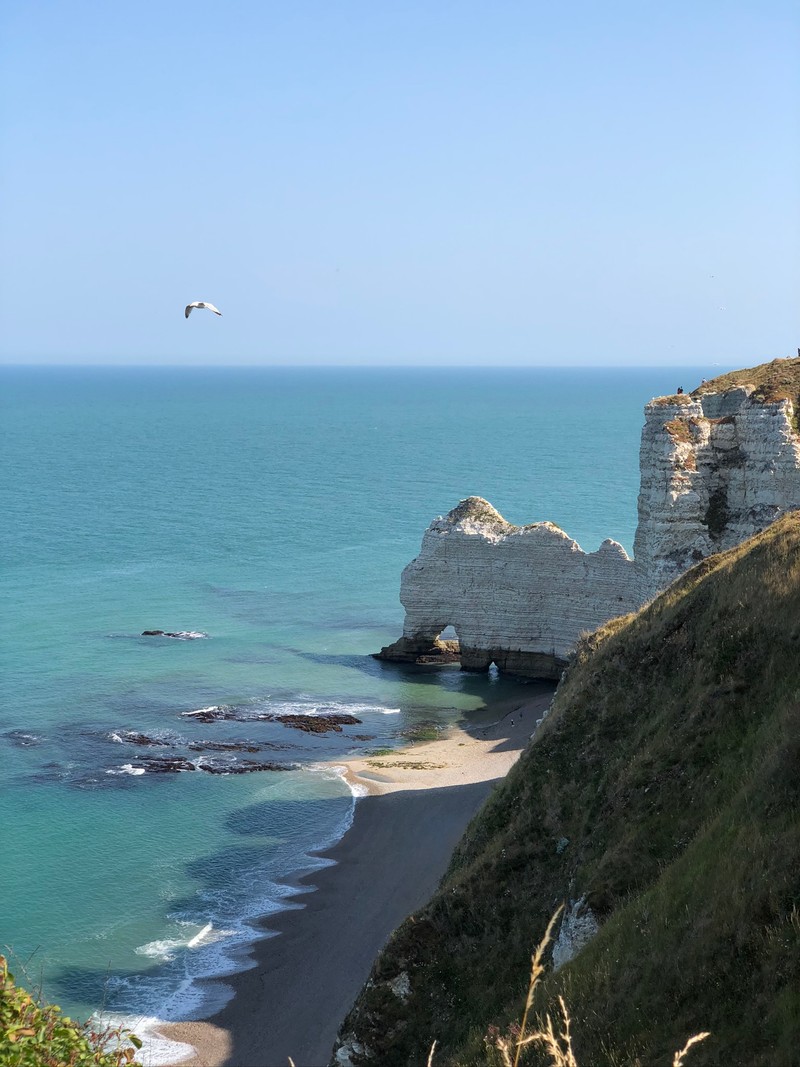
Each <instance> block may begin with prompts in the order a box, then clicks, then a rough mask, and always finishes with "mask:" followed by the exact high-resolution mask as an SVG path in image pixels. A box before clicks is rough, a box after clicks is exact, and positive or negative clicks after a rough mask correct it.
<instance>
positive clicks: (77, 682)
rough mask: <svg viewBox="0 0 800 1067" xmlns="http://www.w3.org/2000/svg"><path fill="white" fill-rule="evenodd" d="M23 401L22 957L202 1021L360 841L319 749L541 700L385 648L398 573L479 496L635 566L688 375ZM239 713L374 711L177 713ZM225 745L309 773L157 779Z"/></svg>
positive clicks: (18, 875) (12, 583)
mask: <svg viewBox="0 0 800 1067" xmlns="http://www.w3.org/2000/svg"><path fill="white" fill-rule="evenodd" d="M711 373H712V372H711V371H710V370H709V368H707V367H706V368H698V369H697V370H696V371H695V372H694V373H690V372H687V371H686V369H685V368H684V369H682V370H681V371H680V377H681V380H684V381H685V384H686V387H687V388H688V387H690V386H691V385H693V384H694V382H695V381H699V380H700V378H701V377H704V376H706V377H710V376H711ZM0 385H1V386H2V396H3V401H2V412H1V413H0V414H1V415H2V425H1V427H0V432H1V433H2V440H1V441H0V445H1V446H2V450H3V456H4V459H5V464H4V475H3V486H2V493H3V496H2V507H3V515H4V519H5V521H4V523H3V524H2V529H0V538H1V539H2V555H3V560H4V568H3V575H2V585H3V595H4V605H5V606H4V610H3V612H2V620H1V625H2V632H1V633H0V648H1V650H2V657H3V662H2V672H3V673H2V677H3V694H4V698H5V699H4V701H3V710H2V711H1V712H0V751H1V752H2V759H3V767H4V775H3V782H2V787H0V788H1V789H2V811H3V819H2V831H1V833H2V856H3V863H2V865H1V866H0V899H2V901H3V909H2V916H0V943H2V944H4V945H6V946H9V948H10V950H11V952H12V953H13V965H12V969H15V970H16V971H18V972H21V971H22V970H23V966H24V970H25V971H26V973H27V975H28V977H29V980H30V981H31V983H32V984H38V982H40V981H41V983H42V984H43V987H44V992H45V994H46V995H47V996H49V997H51V998H53V999H55V1000H57V1001H58V1002H59V1003H60V1004H61V1005H62V1006H63V1007H64V1008H66V1009H67V1010H68V1011H70V1012H71V1013H74V1014H79V1015H80V1014H83V1015H86V1014H88V1013H89V1012H91V1011H94V1010H97V1009H98V1008H100V1007H104V1008H106V1009H108V1010H113V1011H121V1012H125V1013H128V1014H130V1013H139V1014H144V1015H160V1016H161V1017H165V1016H167V1017H170V1016H171V1017H177V1016H183V1017H186V1016H187V1014H191V1013H197V1012H202V1011H204V1010H207V1009H208V1005H207V1004H206V1005H205V1006H204V1005H202V1004H201V1003H200V1002H199V1000H198V993H197V987H196V986H195V985H194V984H193V982H192V979H193V977H195V976H199V975H203V974H209V973H217V974H219V973H224V972H225V970H226V969H230V968H231V967H232V966H234V965H236V964H235V957H236V949H237V947H240V946H241V944H242V943H243V942H244V941H245V940H246V939H247V937H248V936H249V935H250V928H249V926H248V920H249V919H252V918H253V917H255V916H257V915H259V914H261V913H264V912H266V911H268V910H270V909H271V908H273V907H277V906H279V905H280V901H281V899H282V897H283V896H284V895H285V893H286V879H287V878H288V877H289V876H290V875H291V874H292V873H293V872H296V871H298V870H299V869H302V868H304V867H305V868H308V869H310V868H311V867H312V866H313V865H314V864H315V863H319V862H320V861H319V860H315V859H313V858H311V857H310V856H309V853H310V852H312V851H313V850H314V849H315V848H318V847H319V846H321V845H323V844H325V843H327V842H330V841H332V840H334V839H335V838H336V837H337V836H338V835H340V834H341V833H342V832H343V830H344V828H345V827H346V825H347V822H348V819H349V818H350V815H351V810H352V803H353V801H352V797H351V794H350V792H349V790H348V789H347V787H346V786H345V785H344V784H343V782H342V781H341V780H340V779H339V778H338V777H337V776H336V775H335V774H333V773H331V772H330V771H323V770H321V769H320V768H319V767H318V764H319V763H320V761H329V760H333V761H335V760H336V759H339V758H343V757H344V756H345V755H347V754H349V753H352V752H355V751H364V750H365V749H369V748H379V747H385V746H387V745H392V744H395V743H397V742H398V740H399V735H400V731H402V729H403V728H404V727H406V726H408V725H409V724H410V723H413V722H419V721H433V722H435V723H438V724H441V725H446V724H447V723H449V722H452V721H454V720H456V719H458V718H460V717H462V716H464V715H473V716H474V715H480V714H481V709H482V708H484V707H485V706H486V704H487V702H489V701H491V700H492V699H494V698H495V697H502V696H507V695H508V696H510V695H513V694H515V693H517V692H520V691H522V688H521V686H520V684H519V683H515V682H513V681H509V680H505V679H498V678H485V677H475V676H472V675H463V674H461V673H459V672H458V671H453V670H445V671H442V672H417V673H414V672H409V671H407V670H404V669H402V668H398V667H395V666H392V665H388V664H381V663H379V662H377V661H375V660H373V659H371V658H370V657H369V653H370V652H372V651H374V650H376V649H377V648H379V647H380V646H381V645H383V644H386V643H388V642H389V641H391V640H393V639H394V638H396V637H397V636H398V635H399V633H400V631H401V627H402V609H401V606H400V604H399V600H398V589H399V577H400V572H401V570H402V568H403V566H404V565H405V564H406V563H407V562H408V561H409V560H410V559H412V558H413V557H414V556H415V555H416V553H417V551H418V548H419V544H420V539H421V536H422V533H423V531H424V529H425V527H426V526H427V524H428V523H429V522H430V520H431V519H432V518H433V517H434V516H436V515H439V514H443V513H445V512H447V511H448V510H449V509H450V508H451V507H453V506H454V505H455V504H456V503H458V501H459V500H460V499H462V498H463V497H465V496H468V495H470V494H479V495H481V496H485V497H487V498H488V499H489V500H490V501H491V502H492V503H493V504H494V505H495V506H496V507H497V508H498V510H499V511H500V512H501V513H502V514H503V515H504V516H505V517H506V518H507V519H509V520H510V521H512V522H518V523H524V522H532V521H536V520H539V519H550V520H551V521H553V522H556V523H558V524H559V525H560V526H562V527H563V528H564V529H566V530H567V532H568V533H570V534H571V535H572V536H573V537H575V538H576V539H577V540H578V541H579V542H580V543H581V545H582V547H583V548H585V549H587V550H593V549H596V548H597V547H598V545H599V544H600V542H601V541H602V540H603V539H604V538H605V537H608V536H613V537H615V538H616V539H617V540H619V541H621V542H622V544H623V545H624V546H625V547H626V548H627V549H628V550H629V551H630V549H631V547H632V542H633V533H634V528H635V522H636V494H637V491H638V443H639V435H640V431H641V424H642V406H643V404H644V403H645V402H646V401H647V400H648V399H649V398H650V397H651V396H654V395H657V394H659V393H664V392H671V391H672V390H674V388H675V387H676V385H677V381H676V374H675V372H674V371H672V370H663V369H662V370H647V371H645V370H636V371H632V370H625V371H611V370H606V371H581V370H569V371H553V370H501V369H499V370H491V371H490V370H465V371H433V370H431V371H423V370H381V371H378V370H369V371H368V370H310V369H306V370H279V369H272V370H252V369H248V370H218V369H213V370H208V369H192V370H167V369H159V370H151V369H117V370H97V369H79V368H75V369H28V370H22V369H9V368H6V369H3V370H2V371H1V372H0ZM145 629H162V630H165V631H171V632H176V633H178V632H181V631H182V632H184V633H186V634H193V635H207V636H196V637H192V638H188V639H175V638H167V637H142V636H140V635H141V632H142V631H143V630H145ZM216 705H230V706H232V707H234V708H236V709H238V711H240V712H243V713H245V714H253V713H265V712H268V713H275V714H286V713H293V714H298V713H299V714H304V715H307V714H314V713H325V712H328V713H330V712H334V713H347V714H352V715H355V716H356V717H357V718H358V719H360V720H361V721H360V723H359V724H358V725H354V726H345V727H344V728H343V729H342V731H341V732H331V733H326V734H321V735H316V734H307V733H303V732H299V731H297V730H294V729H290V728H288V727H286V726H285V725H282V724H281V723H280V722H275V721H270V722H265V721H260V720H253V719H251V720H250V721H244V722H241V721H222V722H212V723H202V722H198V721H196V719H195V718H194V717H192V716H186V715H185V714H183V713H185V712H190V711H195V710H198V709H201V708H206V707H209V706H216ZM123 731H137V732H142V733H146V734H148V735H149V736H150V737H152V738H155V739H157V740H161V741H165V742H168V744H169V745H170V746H172V747H167V746H166V745H164V746H156V747H145V746H137V745H134V744H130V743H126V742H125V741H124V740H120V737H121V736H122V732H123ZM209 740H211V741H214V742H219V741H240V742H241V741H250V742H252V743H253V745H257V746H259V747H260V751H259V752H258V753H257V754H250V753H247V754H242V753H237V754H236V755H235V757H231V758H237V759H238V758H253V759H260V760H262V759H265V760H271V761H275V762H278V763H284V764H292V765H295V766H296V769H292V770H281V771H263V772H257V773H252V774H242V775H235V774H228V775H225V774H209V773H204V772H202V771H193V772H188V771H187V772H184V773H180V774H156V773H152V772H147V766H148V764H147V759H146V757H147V756H154V755H161V754H163V753H164V752H169V753H173V754H174V753H180V754H183V755H185V756H188V757H190V758H191V759H193V760H195V762H196V761H197V760H198V759H201V760H205V759H208V758H213V759H220V758H223V757H221V756H220V754H219V753H213V754H212V755H211V756H210V757H209V754H208V753H205V754H200V755H198V753H197V752H196V751H193V750H191V749H190V748H189V747H188V746H189V745H191V744H192V743H194V744H198V743H199V744H204V743H207V742H208V741H209ZM225 758H227V757H225ZM143 772H144V773H143ZM209 924H210V925H209ZM232 959H234V962H232Z"/></svg>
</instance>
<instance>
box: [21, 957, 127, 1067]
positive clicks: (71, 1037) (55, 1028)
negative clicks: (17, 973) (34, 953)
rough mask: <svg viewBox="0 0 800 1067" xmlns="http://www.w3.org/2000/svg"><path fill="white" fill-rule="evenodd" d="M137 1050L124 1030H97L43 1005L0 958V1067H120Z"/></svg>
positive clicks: (50, 1005) (56, 1008)
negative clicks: (15, 978)
mask: <svg viewBox="0 0 800 1067" xmlns="http://www.w3.org/2000/svg"><path fill="white" fill-rule="evenodd" d="M141 1047H142V1043H141V1041H140V1040H139V1038H138V1037H136V1036H135V1035H133V1034H131V1033H130V1032H128V1031H127V1030H121V1029H106V1030H102V1031H97V1030H95V1029H93V1028H92V1027H91V1025H89V1024H81V1023H77V1022H75V1021H74V1020H73V1019H70V1018H69V1017H68V1016H66V1015H64V1014H62V1012H61V1010H60V1009H59V1008H58V1007H57V1006H56V1005H55V1004H41V1003H40V1002H39V1001H38V1000H37V999H36V998H35V997H32V996H31V994H30V993H28V992H27V991H26V990H25V989H23V988H22V987H21V986H19V985H17V983H16V982H15V981H14V977H13V975H12V974H11V973H10V972H9V970H8V963H7V961H6V959H5V957H4V956H0V1067H123V1065H125V1064H129V1063H131V1061H132V1060H133V1058H134V1055H135V1053H136V1049H137V1048H141Z"/></svg>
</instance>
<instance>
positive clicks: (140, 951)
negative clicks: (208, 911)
mask: <svg viewBox="0 0 800 1067" xmlns="http://www.w3.org/2000/svg"><path fill="white" fill-rule="evenodd" d="M178 925H180V926H190V927H192V928H193V929H196V927H197V923H186V922H179V924H178ZM237 933H238V931H236V930H224V929H219V928H217V927H215V926H214V924H213V922H209V923H206V924H205V926H203V927H202V929H200V930H197V931H196V933H194V934H192V935H191V936H190V937H186V936H183V937H164V938H160V939H157V940H155V941H148V942H147V944H146V945H139V947H138V948H136V949H134V951H135V952H136V954H137V955H138V956H147V957H149V958H150V959H153V960H158V961H159V963H171V962H172V960H174V959H175V958H176V957H177V956H178V955H179V953H180V952H181V951H182V950H185V949H190V948H191V949H195V948H199V947H200V946H206V945H213V944H214V943H215V942H217V941H223V940H225V939H226V938H229V937H235V936H236V934H237Z"/></svg>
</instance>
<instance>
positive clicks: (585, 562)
mask: <svg viewBox="0 0 800 1067" xmlns="http://www.w3.org/2000/svg"><path fill="white" fill-rule="evenodd" d="M798 411H800V358H798V359H793V360H774V361H773V362H772V363H768V364H763V365H762V366H760V367H755V368H752V369H750V370H746V371H738V372H736V373H735V374H730V375H725V376H723V377H721V378H719V379H715V380H713V381H711V382H705V383H703V385H702V386H701V387H700V388H699V389H697V390H695V392H694V393H692V394H691V395H680V396H673V397H660V398H657V399H655V400H653V401H651V402H650V403H649V404H647V406H646V407H645V425H644V429H643V431H642V442H641V449H640V461H639V466H640V476H641V482H640V492H639V522H638V526H637V531H636V538H635V542H634V560H631V559H629V558H628V556H627V555H626V553H625V551H624V549H623V548H622V547H621V546H620V545H619V544H617V543H616V542H615V541H611V540H607V541H604V542H603V544H602V545H601V547H600V549H599V550H598V551H597V552H593V553H585V552H583V551H582V549H581V548H580V546H579V545H578V544H577V543H576V542H575V541H573V540H572V538H570V537H569V536H568V535H567V534H566V533H564V531H563V530H560V529H559V528H558V527H557V526H554V525H553V524H552V523H548V522H540V523H535V524H533V525H531V526H512V525H511V524H510V523H508V522H506V520H505V519H504V518H503V517H502V516H501V515H500V514H499V513H498V512H497V511H495V509H494V508H493V507H492V506H491V504H489V503H488V502H487V501H485V500H482V499H481V498H480V497H469V498H468V499H467V500H464V501H462V502H461V503H460V504H459V505H458V507H456V508H454V509H453V510H452V511H451V512H450V513H449V514H448V515H446V516H445V517H444V518H438V519H435V520H434V521H433V522H432V523H431V525H430V526H429V527H428V529H427V531H426V532H425V535H424V537H423V541H422V548H421V550H420V554H419V556H418V557H417V558H416V559H415V560H413V562H411V563H410V564H409V565H408V566H407V567H406V568H405V570H404V572H403V576H402V580H401V590H400V600H401V602H402V604H403V606H404V607H405V609H406V619H405V625H404V628H403V637H402V638H401V639H400V641H398V642H396V643H395V644H394V645H390V646H388V647H387V648H385V649H383V650H382V651H381V653H380V654H379V655H380V656H381V657H383V658H387V659H400V660H405V661H408V660H415V659H419V658H420V657H421V656H424V657H425V658H426V659H427V658H430V657H428V656H426V653H429V652H431V651H434V652H435V647H436V639H437V637H438V635H439V634H440V633H441V631H442V630H443V629H444V628H445V627H446V626H448V625H451V626H453V627H454V628H455V630H456V633H457V635H458V638H459V642H460V649H461V665H462V667H463V668H465V669H467V670H486V669H487V668H488V666H489V665H490V664H491V663H492V662H494V663H496V664H497V666H498V667H499V668H500V669H501V670H505V671H509V672H512V673H516V674H521V675H529V676H534V677H544V678H554V677H558V676H559V674H560V672H561V670H562V668H563V665H564V662H565V660H566V657H567V655H568V653H569V651H570V650H571V649H572V648H574V646H575V643H576V641H577V639H578V637H579V635H580V633H581V632H582V631H585V630H594V629H596V627H598V626H599V625H601V624H602V623H603V622H605V621H606V620H607V619H609V618H613V617H615V616H617V615H622V614H626V613H628V612H630V611H634V610H636V609H637V608H638V607H640V606H641V604H643V603H644V602H645V601H647V600H648V599H650V598H652V597H653V596H654V595H655V594H656V593H657V592H658V591H659V590H661V589H664V588H666V586H667V585H669V583H670V582H671V581H673V580H674V579H675V578H676V577H677V576H678V575H680V574H682V573H683V572H684V571H685V570H686V569H687V568H688V567H690V566H692V564H694V563H697V562H698V561H699V560H700V559H703V558H704V557H706V556H708V555H710V554H712V553H714V552H719V551H721V550H724V549H727V548H731V547H732V546H734V545H736V544H739V543H740V542H741V541H743V540H745V539H746V538H747V537H750V536H752V535H753V534H755V533H758V532H760V531H761V530H763V529H764V528H765V527H766V526H767V525H769V523H771V522H773V521H774V519H776V518H777V517H778V516H779V515H780V514H782V513H783V512H785V511H789V510H792V509H794V508H800V437H799V436H798V433H797V423H796V413H797V412H798ZM634 561H635V562H634ZM446 652H447V655H448V656H449V658H453V651H452V649H448V650H446Z"/></svg>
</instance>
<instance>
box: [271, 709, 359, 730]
mask: <svg viewBox="0 0 800 1067" xmlns="http://www.w3.org/2000/svg"><path fill="white" fill-rule="evenodd" d="M273 719H274V721H275V722H281V723H283V725H284V726H291V727H292V728H293V729H294V730H303V731H304V732H305V733H307V734H326V733H328V732H329V731H330V730H334V731H335V732H336V733H338V734H340V733H341V732H342V727H343V726H356V725H358V724H359V723H360V722H361V721H362V720H361V719H357V718H356V717H355V715H341V714H336V715H275V716H273Z"/></svg>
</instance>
